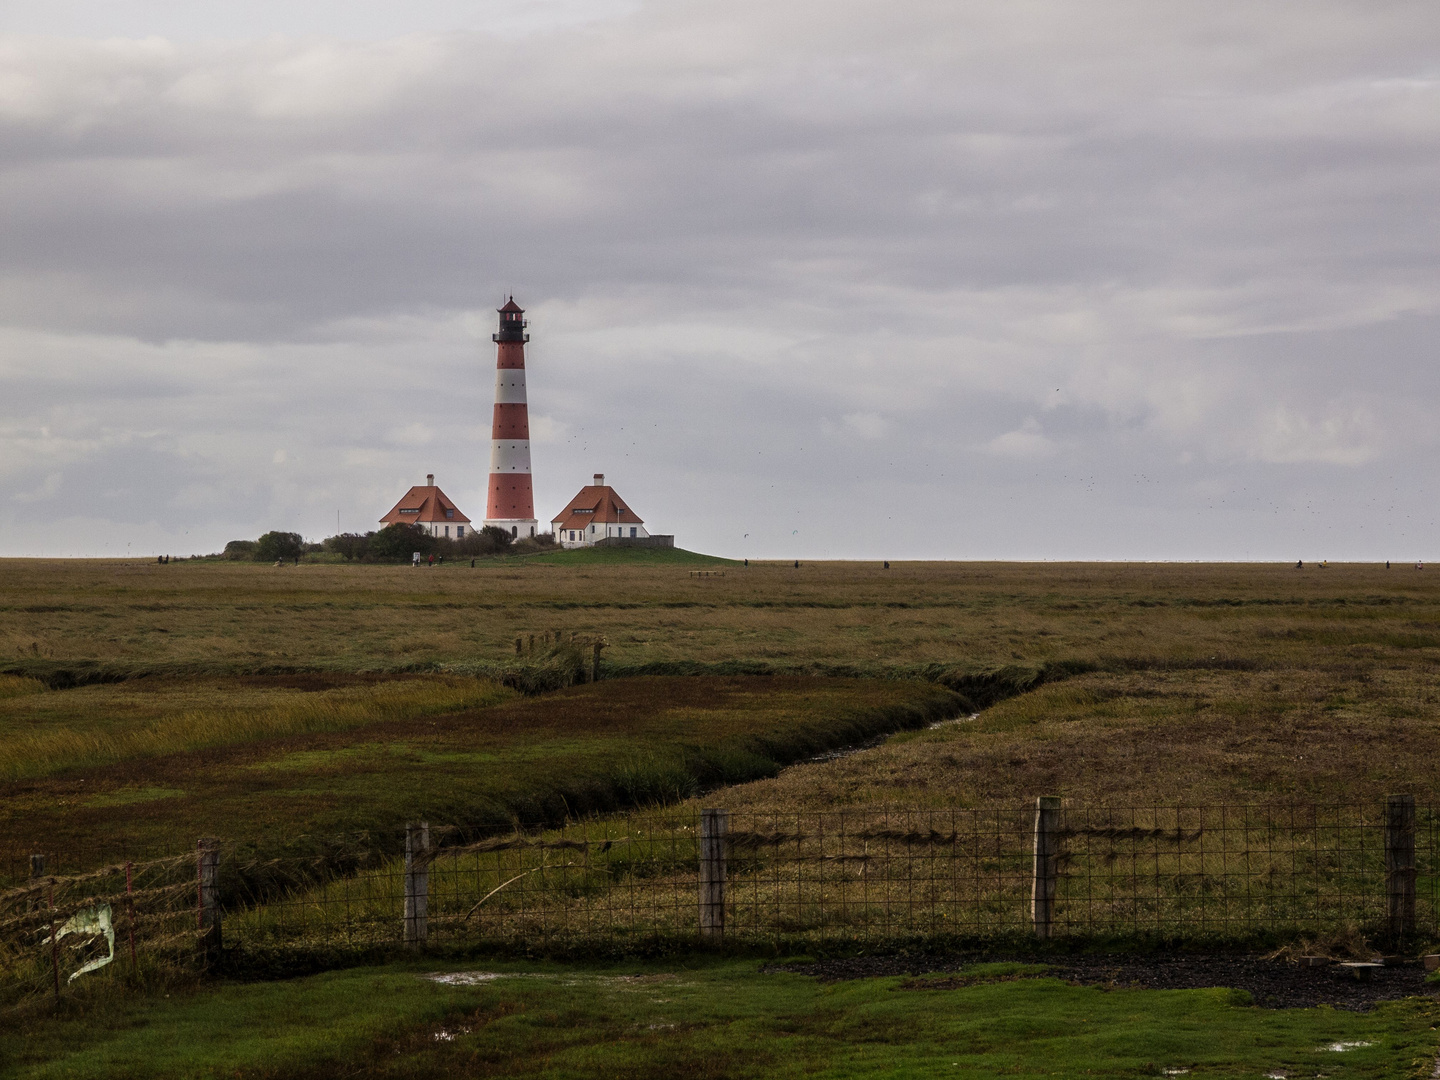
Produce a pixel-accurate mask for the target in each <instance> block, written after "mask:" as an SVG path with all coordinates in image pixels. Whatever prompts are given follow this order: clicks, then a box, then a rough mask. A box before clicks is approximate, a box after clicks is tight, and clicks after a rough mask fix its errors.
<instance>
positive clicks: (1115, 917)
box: [0, 796, 1440, 984]
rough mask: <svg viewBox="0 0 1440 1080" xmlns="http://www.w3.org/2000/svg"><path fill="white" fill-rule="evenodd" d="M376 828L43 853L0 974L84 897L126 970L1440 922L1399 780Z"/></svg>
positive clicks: (1436, 848)
mask: <svg viewBox="0 0 1440 1080" xmlns="http://www.w3.org/2000/svg"><path fill="white" fill-rule="evenodd" d="M1047 807H1048V809H1047ZM374 847H375V848H383V849H384V850H373V849H371V850H364V849H361V848H357V847H356V846H355V845H354V844H351V845H349V846H348V847H346V846H340V847H336V848H332V849H331V850H330V851H329V852H328V853H327V854H317V855H313V856H307V857H304V858H301V857H293V856H292V857H285V856H280V857H275V858H263V857H260V856H258V855H256V854H254V853H253V852H250V853H241V852H240V851H238V850H237V849H234V848H231V847H229V846H227V845H225V844H224V843H220V842H208V841H207V842H202V844H201V845H200V846H199V847H198V848H192V849H191V850H190V851H188V852H187V853H185V854H182V855H176V856H173V857H170V858H165V859H151V860H142V861H133V860H132V861H128V862H127V863H125V864H120V863H111V864H108V865H106V866H102V867H96V868H93V869H89V870H86V871H84V872H82V873H70V874H58V873H54V872H48V871H47V870H46V869H45V868H44V867H42V868H40V869H39V871H38V872H36V873H35V874H33V876H31V877H29V878H27V879H25V880H24V881H22V882H19V883H17V884H13V885H12V886H11V887H10V888H8V889H6V890H4V891H0V969H4V971H5V972H8V973H9V974H10V975H11V976H16V975H17V973H18V974H21V975H24V976H25V977H26V978H28V979H30V980H31V981H32V982H36V983H37V984H39V983H43V981H44V978H45V977H46V976H47V973H48V977H49V979H50V980H51V981H52V982H58V981H59V980H60V979H61V978H69V976H70V975H71V974H72V973H73V972H74V971H75V970H76V969H77V968H78V967H79V966H81V964H82V962H88V960H87V959H86V958H87V956H88V955H89V954H87V953H85V952H84V951H83V949H80V948H79V945H80V938H81V937H82V936H83V935H82V934H81V933H80V930H79V929H76V930H75V932H74V933H72V934H71V935H69V940H70V942H71V944H69V945H65V946H64V947H63V948H62V947H60V944H62V943H59V942H52V940H51V933H52V931H56V932H58V931H59V930H60V929H63V927H64V926H65V925H66V924H67V923H70V922H71V921H72V920H76V919H77V918H79V919H80V921H81V922H84V918H85V917H88V915H87V912H89V913H93V912H94V911H95V910H96V909H98V908H102V907H108V911H109V914H108V923H109V926H110V928H111V930H112V931H113V933H114V935H115V939H114V941H115V944H114V950H115V952H116V954H117V960H118V961H120V962H122V963H129V964H132V965H133V964H136V963H140V962H141V958H143V956H145V955H157V956H158V955H166V954H167V950H168V952H169V953H173V954H176V955H180V954H184V955H190V956H193V957H196V958H198V960H199V962H201V963H209V962H213V961H215V960H216V959H217V958H219V957H221V956H224V955H238V954H242V953H245V952H247V951H248V952H251V953H256V954H263V953H270V954H277V953H278V954H285V953H293V954H297V955H298V954H302V953H305V954H313V953H317V952H332V953H333V952H337V951H356V950H369V949H376V948H388V947H392V946H399V945H412V946H422V945H423V946H427V947H445V946H465V947H479V948H489V947H494V948H504V949H523V950H540V951H545V950H567V949H603V950H606V951H611V952H625V951H639V950H643V949H648V948H653V947H655V946H657V945H666V944H668V945H677V944H678V945H684V944H686V943H690V944H693V943H695V942H697V941H708V942H711V943H717V942H729V943H737V944H739V945H742V946H743V945H748V944H767V945H778V946H783V947H801V948H804V947H807V946H810V945H825V946H837V947H840V946H847V945H858V946H875V947H883V946H885V945H886V944H900V943H906V944H918V945H925V946H929V947H943V946H944V945H946V944H947V943H960V942H971V943H976V944H983V943H984V942H987V941H988V942H999V941H1006V940H1008V941H1014V940H1016V939H1022V938H1035V937H1039V938H1055V939H1067V938H1068V939H1084V938H1096V937H1106V938H1131V939H1135V940H1146V939H1150V940H1170V941H1178V940H1188V941H1192V942H1197V943H1198V942H1206V941H1209V942H1214V943H1223V942H1238V941H1256V940H1261V939H1268V940H1287V939H1289V940H1293V939H1296V938H1299V937H1304V936H1320V935H1325V934H1333V933H1345V934H1354V933H1358V934H1362V935H1366V936H1369V937H1371V938H1372V939H1376V940H1378V939H1380V938H1383V939H1385V940H1386V941H1387V942H1388V943H1391V944H1392V945H1394V946H1395V947H1397V948H1405V947H1407V945H1412V944H1417V943H1419V942H1423V941H1434V940H1435V939H1436V937H1437V935H1440V925H1437V900H1440V895H1437V892H1440V859H1437V855H1440V820H1437V814H1436V811H1435V810H1434V809H1433V808H1430V807H1424V806H1417V805H1416V803H1415V800H1414V799H1413V798H1410V797H1408V796H1407V797H1392V798H1391V799H1390V800H1389V801H1387V802H1381V803H1377V804H1376V805H1373V806H1372V805H1360V804H1293V805H1217V806H1150V807H1104V806H1097V807H1086V806H1077V805H1062V804H1061V803H1060V801H1059V800H1045V799H1042V800H1040V805H1039V806H1036V805H1029V806H1016V807H1009V808H978V809H896V808H884V807H877V808H866V807H857V808H849V809H844V810H835V811H830V812H823V813H726V812H725V811H724V810H720V809H717V810H713V811H705V812H704V813H702V814H700V815H694V814H690V813H681V812H679V811H676V810H673V809H672V810H669V811H663V810H662V811H655V812H651V813H637V814H631V815H628V816H625V817H616V818H609V819H597V820H589V821H583V822H578V823H575V824H572V825H569V826H566V827H564V828H559V829H555V828H540V827H537V828H534V829H526V828H516V829H515V830H514V831H513V832H511V833H509V834H506V835H498V836H496V835H492V836H484V837H478V838H477V837H475V836H473V835H471V834H467V833H465V832H463V831H462V830H458V829H447V828H444V827H441V826H439V825H427V824H424V823H415V824H414V825H412V826H411V827H410V828H409V829H407V831H406V835H405V837H404V838H403V846H402V844H401V838H399V837H395V838H392V840H391V842H390V843H387V844H384V845H374ZM342 850H343V852H344V854H343V857H341V856H339V855H337V854H336V853H335V852H336V851H342ZM401 851H403V854H400V853H399V852H401ZM207 852H208V853H209V854H208V855H207ZM207 858H208V859H209V860H210V861H209V863H208V867H209V869H208V871H207V861H206V860H207ZM127 866H128V867H129V874H130V880H129V884H128V888H127V885H126V879H125V872H126V867H127ZM52 870H53V864H52ZM207 873H208V878H207ZM88 925H90V926H91V927H92V929H93V926H94V925H96V924H95V922H94V920H92V921H91V923H90V924H88ZM91 937H92V938H93V937H94V934H93V933H92V935H91ZM132 940H133V942H134V945H133V949H132V947H131V944H130V943H131V941H132ZM91 949H92V951H94V950H96V949H101V946H99V945H98V944H96V943H95V942H94V941H93V940H92V942H91ZM102 951H103V950H102ZM90 958H91V959H93V957H90ZM111 966H112V967H114V966H115V965H114V964H113V963H112V964H111Z"/></svg>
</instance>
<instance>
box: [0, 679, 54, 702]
mask: <svg viewBox="0 0 1440 1080" xmlns="http://www.w3.org/2000/svg"><path fill="white" fill-rule="evenodd" d="M45 689H46V687H45V684H44V683H43V682H41V681H40V680H39V679H27V678H25V677H24V676H22V675H0V701H3V700H5V699H6V698H12V697H23V696H25V695H27V694H40V693H44V691H45Z"/></svg>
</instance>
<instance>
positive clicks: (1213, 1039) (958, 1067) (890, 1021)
mask: <svg viewBox="0 0 1440 1080" xmlns="http://www.w3.org/2000/svg"><path fill="white" fill-rule="evenodd" d="M466 971H468V972H471V973H472V974H471V975H470V976H469V980H470V981H471V983H472V985H464V977H462V979H461V981H460V982H459V983H452V984H449V985H447V984H446V983H443V982H440V981H437V980H436V979H435V978H434V976H436V975H451V976H453V975H454V974H455V973H457V972H466ZM967 974H971V975H973V976H975V977H976V981H974V982H968V980H955V979H953V978H952V979H950V980H947V982H946V984H942V985H947V984H948V986H947V988H945V989H930V988H926V987H925V982H926V980H924V979H920V980H907V979H903V978H881V979H866V980H857V981H852V982H842V983H833V984H828V985H827V984H821V983H817V982H815V981H814V980H812V979H810V978H808V977H805V976H800V975H792V974H763V973H761V972H759V971H758V970H757V965H756V964H755V962H754V961H706V960H703V959H700V960H696V961H694V962H691V963H688V964H666V965H658V964H642V963H629V964H625V965H623V966H614V965H611V966H593V965H592V966H585V965H566V966H562V965H555V964H547V965H540V964H518V963H503V962H484V963H478V964H477V963H471V964H465V965H456V964H450V965H443V966H442V965H438V964H436V963H435V962H433V961H432V962H428V963H424V962H420V963H413V964H400V965H392V966H389V967H385V968H369V969H358V970H349V971H339V972H331V973H327V974H323V975H317V976H312V977H308V978H302V979H294V980H291V981H287V982H280V983H263V984H249V985H236V984H229V985H225V984H222V985H218V986H211V987H206V988H203V989H199V990H193V991H188V992H186V991H181V990H173V991H171V992H170V994H169V996H165V997H161V996H160V993H159V992H153V993H150V994H148V995H135V996H131V997H128V998H120V997H108V998H99V997H85V996H83V995H79V994H77V995H76V996H75V998H74V999H72V1000H70V1001H68V1002H67V1003H66V1004H65V1005H64V1006H63V1007H62V1008H61V1009H60V1010H59V1012H58V1014H56V1015H54V1016H52V1017H50V1018H41V1017H39V1016H36V1017H35V1018H33V1019H31V1020H29V1021H17V1022H15V1023H12V1024H10V1025H8V1026H7V1027H5V1028H4V1029H3V1030H0V1060H3V1062H4V1065H3V1075H4V1076H6V1077H13V1078H15V1080H22V1078H23V1080H51V1078H54V1080H59V1078H62V1077H63V1078H66V1080H88V1078H92V1077H94V1078H105V1080H125V1078H131V1077H134V1078H137V1080H138V1078H144V1080H180V1078H187V1080H189V1078H209V1077H213V1078H217V1080H218V1078H220V1077H226V1078H231V1077H235V1078H240V1080H259V1078H275V1080H278V1078H284V1077H302V1076H351V1075H364V1076H372V1077H395V1078H399V1077H406V1078H417V1080H418V1078H426V1077H437V1078H438V1077H498V1076H505V1077H546V1078H549V1080H569V1078H575V1080H596V1078H606V1077H615V1078H622V1077H623V1078H624V1080H650V1078H654V1080H662V1078H663V1080H671V1078H674V1077H693V1078H696V1080H703V1078H721V1077H725V1078H734V1080H741V1078H748V1077H767V1078H768V1077H802V1076H803V1077H832V1078H837V1080H838V1078H842V1077H844V1078H861V1077H877V1078H878V1077H886V1078H895V1077H937V1076H938V1077H974V1078H982V1077H983V1078H987V1080H988V1078H992V1077H997V1076H1007V1077H1009V1076H1014V1077H1022V1078H1025V1077H1037V1078H1038V1077H1086V1076H1091V1077H1094V1076H1101V1077H1107V1078H1115V1077H1137V1078H1138V1077H1155V1076H1162V1075H1166V1074H1167V1070H1185V1071H1186V1073H1179V1072H1175V1073H1170V1075H1183V1074H1188V1075H1191V1076H1195V1077H1237V1078H1238V1077H1246V1078H1250V1077H1260V1076H1264V1075H1266V1074H1269V1073H1275V1072H1280V1073H1284V1074H1286V1075H1288V1076H1307V1077H1308V1076H1317V1075H1318V1076H1331V1077H1350V1078H1362V1077H1374V1078H1381V1077H1384V1078H1396V1077H1404V1076H1416V1077H1419V1076H1428V1075H1429V1072H1430V1067H1431V1064H1432V1063H1433V1061H1434V1057H1435V1053H1436V1044H1437V1041H1440V1039H1437V1035H1436V1033H1435V1030H1434V1027H1433V1026H1434V1025H1435V1023H1436V1021H1437V1019H1440V1010H1437V1007H1436V1005H1435V1003H1434V1002H1433V1001H1431V1000H1429V999H1411V1000H1408V1001H1403V1002H1397V1003H1393V1004H1387V1005H1382V1006H1380V1007H1379V1008H1377V1009H1375V1010H1374V1011H1373V1012H1370V1013H1364V1014H1359V1013H1350V1012H1343V1011H1336V1010H1333V1009H1326V1008H1321V1009H1294V1010H1283V1011H1277V1010H1266V1009H1257V1008H1254V1007H1253V1006H1252V1005H1251V1004H1250V1002H1249V998H1248V995H1246V994H1243V993H1240V992H1237V991H1230V990H1219V989H1217V990H1173V991H1143V990H1114V989H1109V990H1107V989H1100V988H1093V987H1077V986H1070V985H1067V984H1065V983H1063V982H1061V981H1059V980H1057V979H1054V978H1047V977H1044V976H1043V975H1038V974H1037V975H1036V976H1035V977H1028V978H1018V979H1017V978H1014V976H1015V975H1017V974H1034V972H1033V969H1030V970H1029V971H1028V972H1027V971H1026V970H1024V969H1021V970H1019V971H1016V970H1014V969H1013V968H1011V967H1005V968H990V969H987V968H977V969H972V971H971V972H969V973H967ZM987 979H995V980H1003V981H993V982H992V981H985V980H987ZM957 982H960V983H964V984H962V985H958V986H957V985H955V984H956V983H957ZM1337 1043H1350V1044H1357V1045H1355V1046H1353V1048H1350V1049H1347V1050H1344V1051H1338V1052H1337V1051H1334V1050H1330V1049H1328V1047H1329V1046H1331V1045H1334V1044H1337Z"/></svg>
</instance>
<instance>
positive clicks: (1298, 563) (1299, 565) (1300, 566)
mask: <svg viewBox="0 0 1440 1080" xmlns="http://www.w3.org/2000/svg"><path fill="white" fill-rule="evenodd" d="M1295 569H1296V570H1304V569H1305V560H1304V559H1296V560H1295Z"/></svg>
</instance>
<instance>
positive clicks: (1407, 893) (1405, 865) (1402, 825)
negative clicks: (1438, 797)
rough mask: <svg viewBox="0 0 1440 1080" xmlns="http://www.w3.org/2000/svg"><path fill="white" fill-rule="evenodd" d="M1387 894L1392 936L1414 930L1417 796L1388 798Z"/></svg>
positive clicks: (1386, 818) (1386, 839)
mask: <svg viewBox="0 0 1440 1080" xmlns="http://www.w3.org/2000/svg"><path fill="white" fill-rule="evenodd" d="M1385 894H1386V897H1387V899H1388V900H1389V908H1390V936H1391V937H1392V938H1395V939H1400V938H1403V937H1404V936H1405V935H1406V934H1414V933H1415V796H1414V795H1389V796H1386V798H1385Z"/></svg>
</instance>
